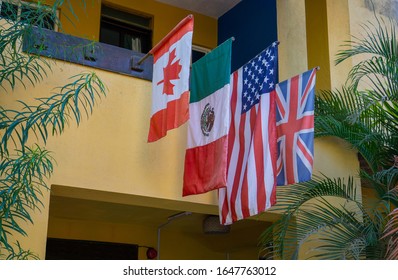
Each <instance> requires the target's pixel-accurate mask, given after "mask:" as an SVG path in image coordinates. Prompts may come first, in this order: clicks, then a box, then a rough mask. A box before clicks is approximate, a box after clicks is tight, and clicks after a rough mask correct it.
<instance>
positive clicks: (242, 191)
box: [219, 43, 278, 224]
mask: <svg viewBox="0 0 398 280" xmlns="http://www.w3.org/2000/svg"><path fill="white" fill-rule="evenodd" d="M277 64H278V63H277V43H274V44H272V45H271V46H270V47H268V48H267V49H265V50H264V51H262V52H261V53H260V54H258V55H257V56H256V57H254V58H253V59H252V60H250V61H249V62H248V63H247V64H245V65H243V66H242V67H241V68H239V69H238V70H236V71H235V72H234V73H232V74H231V83H230V84H231V88H232V93H231V102H230V106H231V124H230V128H229V132H228V159H227V160H228V162H227V164H228V171H227V187H226V188H222V189H219V211H220V223H221V224H231V223H233V222H235V221H237V220H241V219H244V218H247V217H250V216H253V215H256V214H258V213H261V212H263V211H265V210H266V209H267V208H269V207H271V206H272V205H273V204H274V203H275V201H276V195H275V185H276V180H275V177H276V158H277V154H276V127H275V124H276V119H275V91H274V88H275V84H276V81H277Z"/></svg>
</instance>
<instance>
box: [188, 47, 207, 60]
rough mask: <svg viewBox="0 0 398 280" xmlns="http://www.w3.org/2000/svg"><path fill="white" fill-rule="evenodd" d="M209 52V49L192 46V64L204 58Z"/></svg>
mask: <svg viewBox="0 0 398 280" xmlns="http://www.w3.org/2000/svg"><path fill="white" fill-rule="evenodd" d="M209 52H210V49H208V48H204V47H200V46H196V45H192V63H194V62H196V61H197V60H199V59H200V58H202V57H204V56H205V55H206V54H207V53H209Z"/></svg>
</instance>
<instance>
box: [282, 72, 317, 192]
mask: <svg viewBox="0 0 398 280" xmlns="http://www.w3.org/2000/svg"><path fill="white" fill-rule="evenodd" d="M315 79H316V68H314V69H312V70H309V71H307V72H305V73H303V74H300V75H298V76H295V77H293V78H290V79H289V80H286V81H284V82H281V83H279V84H277V85H276V88H275V90H276V104H277V106H276V107H277V110H276V127H277V147H278V159H277V185H278V186H283V185H289V184H295V183H299V182H304V181H308V180H310V179H311V175H312V167H313V162H314V100H315V93H314V88H315Z"/></svg>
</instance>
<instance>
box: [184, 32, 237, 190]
mask: <svg viewBox="0 0 398 280" xmlns="http://www.w3.org/2000/svg"><path fill="white" fill-rule="evenodd" d="M231 47H232V39H229V40H227V41H226V42H224V43H223V44H221V45H220V46H218V47H217V48H216V49H214V50H213V51H212V52H210V53H208V54H207V55H206V56H204V57H203V58H201V59H200V60H198V61H197V62H195V63H194V64H192V70H191V88H190V90H191V95H190V103H189V113H190V119H189V122H188V144H187V150H186V152H185V168H184V184H183V196H187V195H192V194H200V193H205V192H208V191H211V190H214V189H218V188H222V187H225V186H226V184H227V180H226V175H227V150H228V138H227V135H228V129H229V117H230V110H229V107H230V106H229V103H230V85H229V80H230V73H231Z"/></svg>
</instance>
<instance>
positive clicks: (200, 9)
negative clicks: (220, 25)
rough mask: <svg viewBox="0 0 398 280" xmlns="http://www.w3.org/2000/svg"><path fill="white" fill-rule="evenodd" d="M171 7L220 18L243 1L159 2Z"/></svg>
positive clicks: (171, 0) (183, 0)
mask: <svg viewBox="0 0 398 280" xmlns="http://www.w3.org/2000/svg"><path fill="white" fill-rule="evenodd" d="M157 1H158V2H162V3H165V4H168V5H171V6H175V7H179V8H182V9H185V10H189V11H192V12H197V13H199V14H203V15H206V16H209V17H212V18H219V17H220V16H222V15H223V14H225V13H226V12H227V11H228V10H230V9H231V8H233V7H234V6H235V5H236V4H238V3H239V2H240V1H241V0H157Z"/></svg>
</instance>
